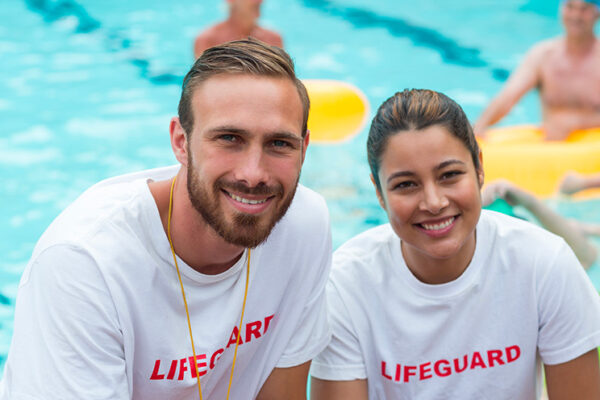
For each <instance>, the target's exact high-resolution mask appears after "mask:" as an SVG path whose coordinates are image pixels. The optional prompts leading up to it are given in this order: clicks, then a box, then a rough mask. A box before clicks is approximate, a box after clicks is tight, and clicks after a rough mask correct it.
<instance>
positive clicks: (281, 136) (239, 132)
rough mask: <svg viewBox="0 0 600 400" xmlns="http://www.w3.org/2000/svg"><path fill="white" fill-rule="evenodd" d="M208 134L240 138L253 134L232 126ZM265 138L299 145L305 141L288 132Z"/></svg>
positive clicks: (217, 128)
mask: <svg viewBox="0 0 600 400" xmlns="http://www.w3.org/2000/svg"><path fill="white" fill-rule="evenodd" d="M208 132H210V133H234V134H236V135H240V136H250V135H251V133H250V132H249V131H247V130H245V129H242V128H239V127H235V126H230V125H222V126H216V127H214V128H211V129H209V130H208ZM265 138H266V139H268V140H274V139H282V140H289V141H292V142H296V143H297V144H300V143H301V142H302V140H303V139H304V138H303V137H301V136H298V135H297V134H294V133H291V132H286V131H282V132H272V133H268V134H267V135H265Z"/></svg>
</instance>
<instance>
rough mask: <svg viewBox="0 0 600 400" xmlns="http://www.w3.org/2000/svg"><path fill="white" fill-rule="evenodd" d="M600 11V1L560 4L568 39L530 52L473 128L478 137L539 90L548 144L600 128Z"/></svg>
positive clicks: (543, 127)
mask: <svg viewBox="0 0 600 400" xmlns="http://www.w3.org/2000/svg"><path fill="white" fill-rule="evenodd" d="M599 7H600V0H587V1H583V0H565V1H562V2H561V6H560V14H561V18H562V23H563V26H564V29H565V35H564V37H560V38H556V39H551V40H547V41H544V42H541V43H539V44H537V45H535V46H534V47H533V48H532V49H531V50H530V51H529V52H528V53H527V55H526V56H525V60H524V61H523V62H522V64H521V65H520V66H519V67H518V68H517V69H516V71H514V72H513V74H512V75H511V76H510V78H509V79H508V81H507V82H506V84H505V85H504V88H503V89H502V90H501V91H500V93H499V94H498V96H496V98H494V99H493V100H492V102H491V103H490V104H489V105H488V106H487V108H486V109H485V110H484V111H483V113H482V114H481V116H480V117H479V119H478V120H477V122H476V123H475V124H474V127H473V128H474V131H475V135H477V136H479V137H485V131H486V129H487V128H488V127H489V126H490V125H493V124H495V123H496V122H498V121H500V120H501V119H502V118H503V117H504V116H505V115H506V114H508V112H509V111H510V110H511V109H512V107H513V106H514V105H515V104H516V103H517V102H518V101H519V99H520V98H521V97H523V95H525V94H526V93H527V92H529V91H530V90H532V89H534V88H537V89H538V91H539V97H540V102H541V106H542V130H543V131H544V134H545V137H546V139H547V140H562V139H565V138H566V137H567V136H568V135H569V133H571V132H572V131H575V130H578V129H588V128H595V127H600V41H599V40H598V38H597V37H596V35H595V34H594V25H595V24H596V21H597V20H598V17H599V15H600V10H599Z"/></svg>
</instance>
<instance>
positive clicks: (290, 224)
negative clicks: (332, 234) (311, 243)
mask: <svg viewBox="0 0 600 400" xmlns="http://www.w3.org/2000/svg"><path fill="white" fill-rule="evenodd" d="M328 231H329V212H328V210H327V204H326V203H325V199H324V198H323V197H322V196H321V195H320V194H318V193H317V192H315V191H313V190H311V189H309V188H307V187H305V186H303V185H300V184H299V185H298V188H297V189H296V194H295V195H294V200H293V201H292V204H291V205H290V208H289V209H288V210H287V212H286V214H285V216H284V217H283V218H282V219H281V221H280V222H279V223H278V224H277V225H276V227H275V230H274V231H273V234H274V236H279V235H281V234H283V233H284V232H286V233H289V234H292V235H298V236H304V237H305V239H304V240H313V239H315V240H321V239H322V235H321V234H326V233H327V232H328Z"/></svg>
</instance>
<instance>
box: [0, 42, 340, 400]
mask: <svg viewBox="0 0 600 400" xmlns="http://www.w3.org/2000/svg"><path fill="white" fill-rule="evenodd" d="M308 109H309V101H308V96H307V94H306V89H305V88H304V86H303V85H302V83H301V82H300V81H299V80H298V79H297V78H296V76H295V73H294V69H293V64H292V61H291V59H290V58H289V56H288V55H287V54H286V53H285V52H284V51H283V50H282V49H280V48H277V47H272V46H268V45H265V44H263V43H260V42H258V41H254V40H244V41H238V42H231V43H228V44H225V45H223V46H220V47H215V48H212V49H209V50H207V51H205V52H204V53H203V55H202V57H200V58H199V59H198V60H197V61H196V63H195V64H194V66H193V67H192V69H191V70H190V72H189V73H188V74H187V76H186V78H185V80H184V83H183V92H182V95H181V100H180V103H179V117H178V118H173V119H172V120H171V123H170V135H171V136H170V137H171V146H172V148H173V151H174V154H175V157H176V158H177V160H178V161H179V163H180V164H181V165H180V166H179V167H178V168H177V167H171V168H161V169H155V170H150V171H144V172H141V173H134V174H131V175H126V176H122V177H117V178H113V179H109V180H107V181H104V182H101V183H99V184H97V185H95V186H94V187H92V188H91V189H89V190H88V191H86V192H85V193H84V194H83V195H82V196H81V197H80V198H79V199H77V200H76V201H75V202H74V203H73V204H72V205H71V206H69V207H68V208H67V209H66V210H65V211H64V212H63V213H62V214H61V215H60V216H59V217H58V218H57V219H56V220H55V221H54V222H53V223H52V225H51V226H50V227H49V228H48V230H47V231H46V232H45V233H44V235H43V236H42V238H41V239H40V241H39V242H38V244H37V246H36V248H35V250H34V253H33V256H32V259H31V261H30V263H29V264H28V266H27V267H26V270H25V272H24V274H23V277H22V280H21V284H20V288H19V293H18V296H17V303H16V310H15V324H14V335H13V341H12V344H11V349H10V351H9V356H8V360H7V364H6V367H5V375H4V379H3V382H2V387H1V388H0V399H3V400H4V399H11V400H19V399H28V400H29V399H144V400H149V399H150V400H152V399H157V400H158V399H160V400H164V399H198V398H199V397H201V396H204V397H203V398H205V399H226V398H231V399H251V398H252V399H254V398H258V399H305V398H306V397H305V396H306V380H307V374H308V368H309V363H310V360H311V358H312V357H313V356H315V355H316V354H318V352H319V351H320V350H322V349H323V348H324V347H325V345H326V344H327V342H328V340H329V336H330V332H329V326H328V324H327V316H326V308H325V301H324V297H323V292H324V286H325V281H326V279H327V275H328V271H329V264H330V252H331V241H330V234H329V219H328V214H327V210H326V205H325V202H324V200H323V199H322V198H321V197H320V196H318V195H317V194H315V193H314V192H312V191H310V190H308V189H307V188H305V187H302V186H301V185H298V186H297V184H298V178H299V174H300V168H301V166H302V163H303V161H304V156H305V154H306V147H307V145H308V142H309V134H308V131H307V128H306V123H307V118H308ZM296 187H297V191H296ZM170 243H172V245H170ZM178 275H179V277H178ZM199 391H201V393H202V394H200V393H199Z"/></svg>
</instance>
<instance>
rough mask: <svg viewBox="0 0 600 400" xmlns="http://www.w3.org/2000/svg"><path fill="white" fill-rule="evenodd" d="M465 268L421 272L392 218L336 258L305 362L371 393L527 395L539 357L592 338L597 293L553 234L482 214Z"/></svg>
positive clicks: (546, 358) (571, 351)
mask: <svg viewBox="0 0 600 400" xmlns="http://www.w3.org/2000/svg"><path fill="white" fill-rule="evenodd" d="M476 236H477V246H476V249H475V253H474V255H473V259H472V261H471V263H470V265H469V267H468V268H467V269H466V270H465V271H464V272H463V274H462V275H461V276H460V277H459V278H457V279H456V280H454V281H452V282H448V283H445V284H440V285H430V284H425V283H423V282H421V281H419V280H418V279H417V278H416V277H415V276H414V275H413V274H412V273H411V272H410V270H409V269H408V268H407V266H406V264H405V263H404V259H403V257H402V252H401V248H400V239H399V238H398V237H397V236H396V234H395V233H394V232H393V230H392V229H391V227H390V226H389V225H383V226H380V227H377V228H374V229H371V230H369V231H367V232H365V233H363V234H360V235H358V236H357V237H355V238H353V239H351V240H350V241H348V242H347V243H346V244H344V245H343V246H342V247H341V248H339V249H338V250H337V251H336V252H335V253H334V256H333V267H332V273H331V277H330V282H329V284H328V286H327V296H328V303H329V310H330V319H331V323H332V329H333V338H332V341H331V343H330V344H329V346H328V347H327V348H326V349H325V351H323V352H322V353H321V354H320V355H319V356H317V357H316V358H315V359H314V360H313V363H312V367H311V375H313V376H314V377H317V378H321V379H325V380H337V381H343V380H353V379H365V378H366V379H368V391H369V399H427V400H434V399H511V400H519V399H527V400H529V399H533V398H536V396H538V397H539V395H540V391H541V383H542V381H541V369H542V368H541V367H542V364H541V363H542V362H543V363H545V364H549V365H551V364H558V363H563V362H566V361H569V360H572V359H574V358H576V357H578V356H580V355H582V354H584V353H586V352H587V351H589V350H591V349H593V348H595V347H597V346H599V345H600V299H599V296H598V294H597V293H596V291H595V290H594V288H593V287H592V284H591V282H590V281H589V279H588V278H587V276H586V275H585V272H584V270H583V268H582V267H581V265H580V264H579V262H578V261H577V259H576V258H575V255H574V254H573V252H572V251H571V249H570V248H569V247H568V246H567V245H566V243H565V242H564V241H563V240H562V239H561V238H559V237H558V236H555V235H553V234H550V233H548V232H546V231H544V230H542V229H541V228H538V227H536V226H534V225H532V224H530V223H528V222H525V221H521V220H518V219H515V218H511V217H508V216H506V215H503V214H499V213H496V212H493V211H486V210H484V211H483V212H482V215H481V218H480V220H479V223H478V225H477V229H476Z"/></svg>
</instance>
